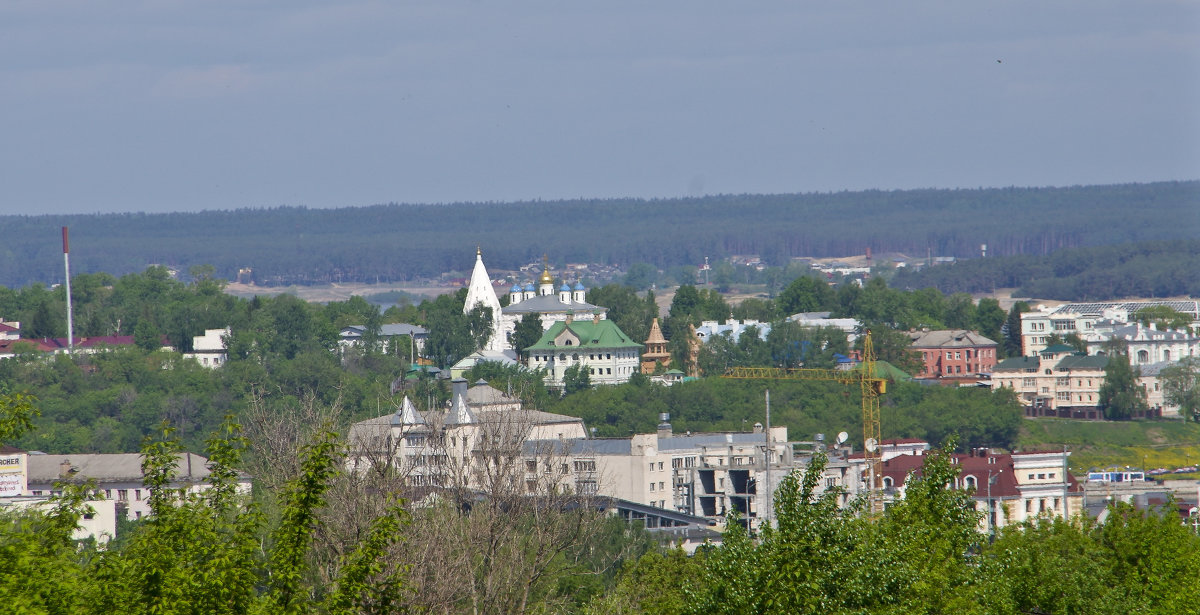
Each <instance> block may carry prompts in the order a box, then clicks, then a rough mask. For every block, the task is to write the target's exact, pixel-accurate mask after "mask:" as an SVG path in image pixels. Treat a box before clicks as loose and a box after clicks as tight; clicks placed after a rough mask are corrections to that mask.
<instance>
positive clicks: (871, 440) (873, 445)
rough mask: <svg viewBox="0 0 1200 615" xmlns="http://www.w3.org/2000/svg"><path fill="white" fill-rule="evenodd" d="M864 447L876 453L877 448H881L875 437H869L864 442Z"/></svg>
mask: <svg viewBox="0 0 1200 615" xmlns="http://www.w3.org/2000/svg"><path fill="white" fill-rule="evenodd" d="M863 448H865V449H867V452H871V453H874V452H875V449H877V448H879V442H876V441H875V438H867V441H866V442H863Z"/></svg>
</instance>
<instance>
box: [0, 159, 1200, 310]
mask: <svg viewBox="0 0 1200 615" xmlns="http://www.w3.org/2000/svg"><path fill="white" fill-rule="evenodd" d="M1197 211H1200V182H1197V181H1186V182H1160V183H1152V184H1127V185H1113V186H1081V187H1070V188H996V189H976V190H905V191H878V190H876V191H864V192H839V193H825V194H782V195H723V196H710V197H703V198H680V199H657V200H641V199H611V200H584V199H581V200H573V201H547V202H522V203H460V204H451V205H399V204H389V205H375V206H371V207H356V208H344V209H328V210H320V209H306V208H302V207H277V208H269V209H239V210H228V211H205V212H199V213H172V214H153V215H151V214H95V215H76V216H5V217H0V224H3V226H4V228H5V231H6V233H5V246H4V248H3V249H2V250H0V285H4V286H9V287H15V286H23V285H26V284H29V283H33V282H45V283H55V282H58V281H60V280H61V279H62V258H61V253H60V249H61V244H60V242H59V227H61V226H70V227H71V236H72V244H71V245H72V248H71V249H72V267H73V271H75V272H77V273H94V272H107V273H111V274H114V275H117V276H120V275H124V274H126V273H131V272H140V271H142V270H144V269H145V267H146V266H147V265H148V264H163V265H167V266H170V267H173V268H175V269H177V270H179V271H181V272H184V273H185V274H186V272H187V271H188V269H189V268H190V267H193V266H197V265H205V264H207V265H212V266H213V267H214V268H215V275H216V276H217V277H219V278H224V279H229V280H234V279H237V273H238V270H239V269H243V268H248V269H250V270H252V271H251V273H249V275H248V276H247V277H248V279H249V280H252V281H254V282H255V283H256V284H258V285H260V286H264V285H271V286H277V285H285V286H286V285H290V284H300V285H307V284H318V283H330V282H338V283H344V282H370V283H390V282H396V281H408V280H413V279H414V278H422V277H428V276H435V275H438V274H440V273H442V272H446V271H453V270H459V271H461V270H463V269H465V268H466V267H468V266H469V265H470V262H471V259H470V254H471V251H472V250H473V249H474V248H475V247H476V246H482V247H483V248H484V249H485V251H486V253H487V258H488V264H489V266H492V267H496V268H500V269H513V268H516V267H518V266H520V265H522V264H526V263H529V262H533V261H536V260H538V259H540V258H541V256H542V255H543V254H547V255H549V257H550V259H551V262H552V263H553V264H562V263H566V262H584V263H605V264H612V265H618V266H622V267H624V266H628V265H630V264H632V263H638V262H645V263H650V264H652V265H655V266H657V267H669V266H673V265H683V264H691V265H696V264H699V263H702V262H703V260H704V258H705V257H709V258H710V259H720V258H722V257H725V256H728V255H731V254H758V255H761V256H762V257H763V259H764V260H765V262H766V263H767V264H768V265H781V264H783V263H785V262H786V261H788V260H789V259H790V258H791V257H795V256H811V257H826V256H845V255H850V254H861V253H862V252H863V251H864V248H865V247H868V246H869V247H871V248H872V249H873V250H875V251H876V252H877V253H880V254H882V253H885V252H903V253H907V254H915V255H924V254H934V255H943V256H957V257H964V258H965V257H971V256H974V255H976V254H978V250H979V246H980V244H985V243H986V244H987V245H988V253H989V254H990V255H995V256H1006V255H1019V254H1031V255H1044V254H1049V253H1051V252H1054V251H1056V250H1060V249H1064V248H1073V247H1082V246H1102V245H1113V244H1121V243H1128V242H1135V241H1150V240H1173V239H1186V238H1194V237H1196V236H1200V216H1197V215H1196V212H1197ZM1130 212H1136V218H1137V220H1139V221H1167V220H1169V221H1171V223H1170V224H1163V223H1159V224H1153V223H1138V224H1130V216H1131V213H1130Z"/></svg>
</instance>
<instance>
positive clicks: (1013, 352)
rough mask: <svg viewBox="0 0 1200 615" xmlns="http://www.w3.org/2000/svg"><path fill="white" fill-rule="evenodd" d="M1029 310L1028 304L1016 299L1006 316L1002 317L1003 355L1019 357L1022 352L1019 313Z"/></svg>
mask: <svg viewBox="0 0 1200 615" xmlns="http://www.w3.org/2000/svg"><path fill="white" fill-rule="evenodd" d="M1028 311H1029V304H1028V303H1025V302H1024V301H1018V302H1016V303H1014V304H1013V306H1012V308H1011V309H1009V310H1008V317H1007V318H1005V319H1004V328H1003V331H1002V333H1003V335H1004V340H1003V342H1002V344H1001V347H1002V348H1003V350H1004V354H1005V356H1009V357H1019V356H1021V352H1022V347H1023V344H1022V338H1021V314H1023V313H1025V312H1028Z"/></svg>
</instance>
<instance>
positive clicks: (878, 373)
mask: <svg viewBox="0 0 1200 615" xmlns="http://www.w3.org/2000/svg"><path fill="white" fill-rule="evenodd" d="M863 369H864V368H863V364H862V363H859V364H858V365H855V366H854V367H852V368H850V370H851V371H856V372H860V371H862V370H863ZM872 376H874V377H876V378H884V379H886V380H894V381H895V380H912V376H910V375H908V373H907V372H905V371H904V370H902V369H900V368H899V367H896V366H895V365H892V364H891V363H888V362H887V361H876V362H875V373H874V374H872Z"/></svg>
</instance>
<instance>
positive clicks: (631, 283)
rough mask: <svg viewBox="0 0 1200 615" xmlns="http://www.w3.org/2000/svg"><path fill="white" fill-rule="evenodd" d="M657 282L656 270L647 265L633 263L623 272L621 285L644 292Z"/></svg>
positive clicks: (652, 266)
mask: <svg viewBox="0 0 1200 615" xmlns="http://www.w3.org/2000/svg"><path fill="white" fill-rule="evenodd" d="M656 281H658V269H657V268H656V267H655V266H654V265H651V264H649V263H634V264H632V265H630V266H629V270H628V271H626V272H625V277H623V278H622V279H621V283H622V284H624V285H625V286H628V287H630V288H634V289H637V290H646V289H648V288H650V287H651V286H653V285H654V283H655V282H656Z"/></svg>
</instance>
